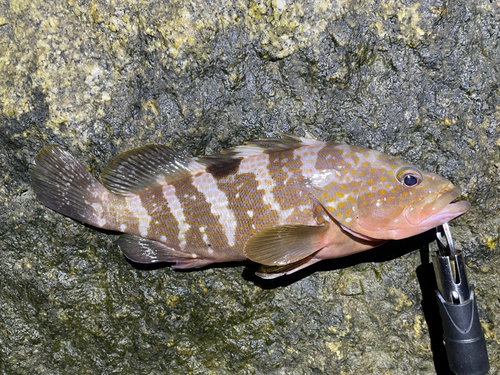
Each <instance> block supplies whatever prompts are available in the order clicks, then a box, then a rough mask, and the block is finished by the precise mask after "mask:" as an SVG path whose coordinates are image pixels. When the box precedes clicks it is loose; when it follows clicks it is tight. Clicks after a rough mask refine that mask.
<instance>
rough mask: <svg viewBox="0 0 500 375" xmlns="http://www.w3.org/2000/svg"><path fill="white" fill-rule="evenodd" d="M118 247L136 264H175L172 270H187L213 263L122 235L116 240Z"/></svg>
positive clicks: (147, 241) (167, 247)
mask: <svg viewBox="0 0 500 375" xmlns="http://www.w3.org/2000/svg"><path fill="white" fill-rule="evenodd" d="M118 246H120V250H121V251H122V253H123V255H125V257H127V258H128V259H130V260H131V261H133V262H136V263H145V264H148V263H159V262H169V263H175V264H174V265H173V266H172V268H174V269H189V268H200V267H204V266H206V265H208V264H210V263H212V262H213V261H212V260H211V259H197V258H196V254H192V253H184V252H182V251H179V250H176V249H174V248H171V247H169V246H167V245H165V244H164V243H161V242H158V241H153V240H149V239H147V238H142V237H139V236H135V235H133V234H127V233H126V234H122V235H121V236H120V238H119V239H118Z"/></svg>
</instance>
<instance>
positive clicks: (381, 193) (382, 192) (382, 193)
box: [378, 189, 387, 195]
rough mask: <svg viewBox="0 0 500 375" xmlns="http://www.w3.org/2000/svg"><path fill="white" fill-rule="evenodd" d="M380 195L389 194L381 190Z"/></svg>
mask: <svg viewBox="0 0 500 375" xmlns="http://www.w3.org/2000/svg"><path fill="white" fill-rule="evenodd" d="M378 193H379V194H380V195H386V194H387V191H385V190H382V189H381V190H379V191H378Z"/></svg>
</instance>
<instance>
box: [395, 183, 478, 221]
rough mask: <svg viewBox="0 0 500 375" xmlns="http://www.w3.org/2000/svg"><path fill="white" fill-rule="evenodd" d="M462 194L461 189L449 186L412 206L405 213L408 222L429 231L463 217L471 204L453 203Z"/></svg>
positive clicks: (464, 202) (465, 202)
mask: <svg viewBox="0 0 500 375" xmlns="http://www.w3.org/2000/svg"><path fill="white" fill-rule="evenodd" d="M461 194H462V191H461V189H460V188H459V187H458V186H454V185H453V184H451V183H450V184H449V185H447V186H446V187H445V188H444V189H442V190H441V191H440V192H438V193H437V194H432V195H429V196H427V197H426V198H424V199H421V200H419V201H418V202H415V203H413V204H411V205H410V206H409V207H408V208H407V209H406V210H405V213H404V217H405V219H406V221H407V222H408V223H409V224H411V225H414V226H418V227H420V226H424V227H426V228H428V229H430V228H434V227H437V226H439V225H441V224H444V223H446V222H448V221H450V220H453V219H455V218H456V217H458V216H460V215H463V214H464V213H466V212H467V211H468V210H469V208H470V203H469V202H467V201H460V202H456V203H451V202H452V201H453V200H454V199H456V198H458V197H459V196H460V195H461Z"/></svg>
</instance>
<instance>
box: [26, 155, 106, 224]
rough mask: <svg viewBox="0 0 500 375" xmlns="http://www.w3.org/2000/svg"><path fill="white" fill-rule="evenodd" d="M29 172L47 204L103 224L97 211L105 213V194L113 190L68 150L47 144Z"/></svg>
mask: <svg viewBox="0 0 500 375" xmlns="http://www.w3.org/2000/svg"><path fill="white" fill-rule="evenodd" d="M30 175H31V181H32V185H33V189H34V190H35V195H36V197H37V199H38V200H39V201H40V202H41V203H42V204H43V205H44V206H47V207H48V208H50V209H52V210H54V211H56V212H59V213H61V214H63V215H66V216H69V217H70V218H72V219H75V220H78V221H81V222H83V223H87V224H90V225H93V226H96V227H103V225H102V219H101V220H100V218H99V216H100V215H97V212H96V211H101V212H102V205H103V202H102V197H103V195H105V194H107V193H109V194H111V193H110V192H109V191H108V190H107V189H106V188H105V187H104V186H103V185H102V184H101V183H100V182H99V181H97V179H96V178H95V177H94V176H92V175H91V174H90V172H89V171H88V170H87V168H85V167H84V166H83V165H82V164H80V162H79V161H78V160H76V159H75V158H74V157H73V156H72V155H71V154H70V153H69V152H68V151H66V150H64V149H63V148H61V147H59V146H57V145H52V146H48V147H45V148H44V149H43V150H42V151H40V153H39V154H38V155H37V156H36V158H35V165H34V166H33V167H32V168H31V170H30ZM99 207H101V209H100V210H99Z"/></svg>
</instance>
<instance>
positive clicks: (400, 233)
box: [30, 135, 470, 278]
mask: <svg viewBox="0 0 500 375" xmlns="http://www.w3.org/2000/svg"><path fill="white" fill-rule="evenodd" d="M30 173H31V177H32V182H33V188H34V191H35V194H36V196H37V198H38V200H39V201H40V202H41V203H43V204H44V205H46V206H47V207H49V208H51V209H53V210H55V211H57V212H60V213H62V214H64V215H67V216H69V217H72V218H74V219H76V220H78V221H81V222H84V223H87V224H90V225H93V226H96V227H100V228H105V229H110V230H114V231H118V232H122V233H123V234H122V236H121V237H120V239H119V246H120V249H121V250H122V252H123V254H124V255H125V256H127V257H128V258H130V259H131V260H133V261H136V262H141V263H154V262H170V263H173V267H174V268H198V267H203V266H206V265H208V264H211V263H217V262H228V261H243V260H247V259H250V260H253V261H255V262H257V263H260V264H261V265H262V267H261V269H260V271H258V274H259V275H260V276H262V277H267V278H273V277H277V276H281V275H284V274H290V273H292V272H295V271H297V270H299V269H302V268H304V267H307V266H309V265H311V264H314V263H316V262H318V261H320V260H323V259H330V258H336V257H341V256H346V255H349V254H353V253H356V252H359V251H364V250H367V249H370V248H373V247H376V246H379V245H380V244H382V243H384V242H385V241H387V240H390V239H399V238H406V237H409V236H412V235H415V234H418V233H422V232H424V231H426V230H428V229H430V228H433V227H435V226H438V225H441V224H442V223H444V222H447V221H449V220H451V219H453V218H455V217H458V216H460V215H462V214H463V213H465V212H466V211H467V210H468V209H469V206H470V205H469V204H468V202H465V201H460V202H456V203H450V202H451V201H452V200H453V199H455V198H457V197H458V196H459V195H460V189H459V188H458V187H455V186H454V185H453V184H451V183H450V182H449V181H448V180H446V179H444V178H442V177H440V176H437V175H435V174H433V173H429V172H422V171H420V170H419V169H418V168H417V167H415V166H413V165H411V164H409V163H407V162H406V161H404V160H402V159H399V158H396V157H392V156H388V155H385V154H382V153H380V152H378V151H375V150H370V149H366V148H362V147H357V146H349V145H345V144H335V143H326V142H321V141H317V140H314V139H310V138H300V137H293V136H287V135H283V138H282V139H263V140H260V141H255V142H250V143H248V144H247V145H243V146H238V147H235V148H233V149H230V150H227V151H224V152H222V153H220V154H217V155H209V156H205V157H201V158H191V157H186V156H183V155H181V154H179V153H177V152H175V151H173V150H171V149H170V148H168V147H166V146H162V145H151V146H145V147H142V148H139V149H135V150H131V151H128V152H126V153H124V154H122V155H120V156H118V157H117V158H116V159H115V160H114V161H113V162H112V163H111V164H110V165H109V166H108V167H107V168H105V170H104V172H103V175H102V181H103V185H102V184H100V183H99V182H98V181H97V179H95V178H94V177H93V176H92V175H91V174H90V173H89V172H88V170H87V169H86V168H85V167H83V166H82V165H81V164H80V163H79V162H78V161H77V160H76V159H75V158H73V156H71V154H69V153H68V152H67V151H65V150H64V149H62V148H60V147H59V146H48V147H46V148H45V149H43V150H42V151H41V152H40V153H39V154H38V156H37V158H36V159H35V165H34V166H33V167H32V168H31V170H30Z"/></svg>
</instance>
